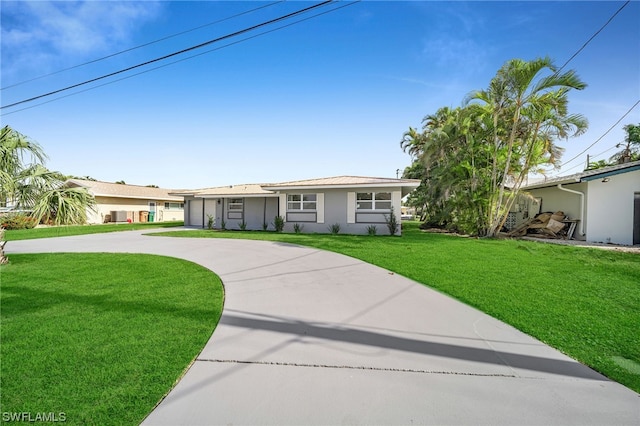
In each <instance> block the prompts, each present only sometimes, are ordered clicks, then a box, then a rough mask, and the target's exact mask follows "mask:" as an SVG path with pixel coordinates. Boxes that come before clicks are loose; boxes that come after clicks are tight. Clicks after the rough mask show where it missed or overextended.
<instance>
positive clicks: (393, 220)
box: [384, 206, 400, 235]
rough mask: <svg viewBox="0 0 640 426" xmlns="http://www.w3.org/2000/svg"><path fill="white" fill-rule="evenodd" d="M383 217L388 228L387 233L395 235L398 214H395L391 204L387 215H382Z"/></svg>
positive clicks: (397, 225)
mask: <svg viewBox="0 0 640 426" xmlns="http://www.w3.org/2000/svg"><path fill="white" fill-rule="evenodd" d="M384 219H385V221H386V223H387V228H389V235H396V233H397V232H398V227H399V225H400V223H398V216H396V213H395V212H394V211H393V206H391V212H390V213H389V216H387V215H384Z"/></svg>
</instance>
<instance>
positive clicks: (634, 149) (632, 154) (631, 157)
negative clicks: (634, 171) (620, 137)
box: [609, 124, 640, 164]
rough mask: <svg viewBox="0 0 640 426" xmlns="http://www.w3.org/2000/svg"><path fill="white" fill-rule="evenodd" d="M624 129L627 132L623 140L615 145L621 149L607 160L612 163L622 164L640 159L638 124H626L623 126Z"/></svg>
mask: <svg viewBox="0 0 640 426" xmlns="http://www.w3.org/2000/svg"><path fill="white" fill-rule="evenodd" d="M624 131H625V133H626V134H627V135H626V136H625V138H624V142H623V143H619V144H617V145H616V148H620V147H622V148H623V149H622V151H620V152H617V153H615V154H614V155H613V156H612V157H611V158H609V161H611V162H613V164H624V163H628V162H630V161H636V160H640V124H637V125H635V124H627V125H626V126H624Z"/></svg>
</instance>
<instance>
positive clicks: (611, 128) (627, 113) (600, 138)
mask: <svg viewBox="0 0 640 426" xmlns="http://www.w3.org/2000/svg"><path fill="white" fill-rule="evenodd" d="M638 104H640V99H638V100H637V101H636V103H635V104H633V106H632V107H631V108H629V110H628V111H627V112H625V113H624V114H623V115H622V117H620V119H619V120H618V121H616V122H615V123H614V124H613V126H611V127H609V130H607V131H606V132H604V134H603V135H602V136H600V137H599V138H598V139H597V140H596V141H595V142H594V143H592V144H591V145H589V146H588V147H587V148H585V149H584V150H583V151H582V152H580V153H579V154H578V155H576V156H575V157H573V158H572V159H571V160H569V161H567V162H565V163H564V164H568V163H570V162H572V161H574V160H575V159H577V158H578V157H580V156H581V155H582V154H584V153H585V152H587V151H588V150H590V149H591V148H592V147H593V146H594V145H595V144H597V143H598V142H600V141H601V140H602V138H604V137H605V136H607V134H608V133H609V132H610V131H611V130H613V129H614V128H615V127H616V126H617V125H618V124H619V123H620V122H621V121H622V119H623V118H625V117H626V116H627V115H629V113H630V112H631V111H633V109H634V108H635V107H637V106H638ZM605 152H606V151H605Z"/></svg>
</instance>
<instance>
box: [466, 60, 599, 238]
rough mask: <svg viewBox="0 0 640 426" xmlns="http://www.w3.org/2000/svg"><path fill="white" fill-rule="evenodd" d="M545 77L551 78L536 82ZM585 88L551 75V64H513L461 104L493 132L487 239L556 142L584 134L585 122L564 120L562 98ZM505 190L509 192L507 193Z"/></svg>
mask: <svg viewBox="0 0 640 426" xmlns="http://www.w3.org/2000/svg"><path fill="white" fill-rule="evenodd" d="M545 71H549V72H551V75H548V76H544V77H541V74H542V73H543V72H545ZM585 87H586V84H585V83H584V82H582V81H581V80H580V78H579V77H578V76H577V74H576V72H575V71H573V70H571V71H567V72H565V73H559V72H557V71H556V67H555V66H554V65H553V62H552V61H551V59H549V58H548V57H547V58H538V59H534V60H532V61H523V60H521V59H513V60H510V61H508V62H507V63H506V64H505V65H504V66H503V67H502V68H501V69H500V70H499V71H498V72H497V74H496V76H495V77H494V78H493V80H492V81H491V84H490V85H489V88H488V89H487V90H481V91H477V92H473V93H471V94H470V95H469V96H468V97H467V99H466V103H467V105H469V104H470V103H472V102H476V103H478V104H479V105H480V106H481V107H482V109H483V111H484V113H485V114H486V115H487V119H486V121H485V122H486V123H487V124H488V125H490V126H491V127H492V129H491V133H492V139H493V150H494V153H493V170H492V185H493V191H492V197H491V209H490V212H489V213H490V214H489V217H488V223H489V226H488V235H490V236H493V235H496V234H497V232H498V231H499V230H500V228H501V227H502V226H503V225H504V222H505V220H506V218H507V214H508V212H509V209H510V208H511V207H512V205H513V203H514V202H515V200H516V198H517V195H518V193H519V191H520V187H521V185H522V182H523V181H524V179H525V178H526V176H527V175H528V174H529V172H531V171H532V170H536V167H537V166H540V165H541V164H545V163H546V164H555V161H556V159H557V156H558V155H559V150H558V149H557V147H556V146H555V145H554V144H553V142H554V140H556V139H557V138H568V137H570V136H577V135H579V134H580V133H583V132H584V131H585V130H586V128H587V121H586V119H585V118H584V117H582V116H581V115H578V114H573V115H570V114H568V108H567V105H568V97H567V93H568V92H569V90H571V89H576V90H582V89H584V88H585ZM507 186H509V188H510V190H508V191H507V189H506V188H507Z"/></svg>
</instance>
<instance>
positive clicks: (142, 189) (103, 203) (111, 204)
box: [65, 179, 184, 223]
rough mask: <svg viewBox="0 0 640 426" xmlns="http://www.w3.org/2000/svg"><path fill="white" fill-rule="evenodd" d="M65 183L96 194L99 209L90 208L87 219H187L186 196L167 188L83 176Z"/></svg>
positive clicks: (100, 221)
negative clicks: (185, 209) (90, 178)
mask: <svg viewBox="0 0 640 426" xmlns="http://www.w3.org/2000/svg"><path fill="white" fill-rule="evenodd" d="M65 185H67V186H70V187H80V188H86V189H87V190H88V191H89V193H90V194H92V195H93V196H94V198H95V200H96V210H97V211H95V212H94V211H88V212H87V222H88V223H105V222H127V221H128V220H130V221H131V222H139V221H145V220H147V221H150V220H153V221H155V222H163V221H182V220H184V200H183V198H182V197H180V196H176V195H169V192H170V190H168V189H163V188H153V187H148V186H138V185H125V184H118V183H109V182H100V181H92V180H82V179H69V180H67V181H66V183H65ZM141 212H142V214H141Z"/></svg>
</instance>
